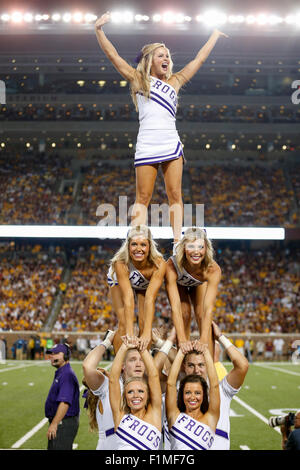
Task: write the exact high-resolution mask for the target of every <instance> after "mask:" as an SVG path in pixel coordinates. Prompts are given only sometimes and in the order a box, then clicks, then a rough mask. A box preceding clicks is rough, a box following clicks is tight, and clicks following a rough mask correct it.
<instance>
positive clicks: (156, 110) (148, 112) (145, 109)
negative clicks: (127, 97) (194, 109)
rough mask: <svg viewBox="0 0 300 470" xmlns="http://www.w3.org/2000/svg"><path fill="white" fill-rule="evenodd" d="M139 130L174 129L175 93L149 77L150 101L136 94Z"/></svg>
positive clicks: (166, 84) (176, 101) (165, 84)
mask: <svg viewBox="0 0 300 470" xmlns="http://www.w3.org/2000/svg"><path fill="white" fill-rule="evenodd" d="M136 97H137V103H138V109H139V122H140V130H144V129H146V130H150V129H161V130H167V129H168V130H174V129H176V110H177V103H178V98H177V93H176V90H175V88H173V87H172V85H169V84H168V83H166V82H163V81H162V80H159V79H158V78H156V77H151V84H150V99H148V98H146V97H144V96H143V94H142V93H137V95H136Z"/></svg>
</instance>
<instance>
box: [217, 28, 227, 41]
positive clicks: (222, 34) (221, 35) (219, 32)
mask: <svg viewBox="0 0 300 470" xmlns="http://www.w3.org/2000/svg"><path fill="white" fill-rule="evenodd" d="M214 32H215V33H217V34H218V36H219V37H220V38H221V37H223V38H227V39H228V38H229V36H227V34H225V33H222V31H219V30H218V29H215V31H214Z"/></svg>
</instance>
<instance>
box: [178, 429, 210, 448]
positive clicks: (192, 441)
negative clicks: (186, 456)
mask: <svg viewBox="0 0 300 470" xmlns="http://www.w3.org/2000/svg"><path fill="white" fill-rule="evenodd" d="M173 429H174V430H175V431H176V432H178V433H179V434H181V435H182V436H183V437H184V438H186V439H189V440H190V441H191V443H193V444H194V445H195V446H197V447H196V448H195V447H192V446H191V445H189V444H188V443H187V442H185V441H184V440H183V439H182V438H180V437H179V436H176V434H175V433H174V432H173ZM170 434H172V436H174V437H176V439H179V440H180V441H181V442H183V443H184V444H186V445H188V446H189V447H191V449H197V448H199V447H200V449H202V450H207V449H205V447H202V445H201V444H199V443H198V442H196V441H194V440H193V439H192V438H191V437H189V436H187V435H186V434H184V433H183V432H182V431H180V429H177V428H175V426H172V428H171V429H170Z"/></svg>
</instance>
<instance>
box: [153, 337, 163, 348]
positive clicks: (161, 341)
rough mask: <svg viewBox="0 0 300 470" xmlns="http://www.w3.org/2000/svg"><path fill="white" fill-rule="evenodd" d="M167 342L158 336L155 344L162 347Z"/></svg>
mask: <svg viewBox="0 0 300 470" xmlns="http://www.w3.org/2000/svg"><path fill="white" fill-rule="evenodd" d="M164 344H165V342H164V340H163V339H161V338H157V340H156V341H155V344H154V346H155V347H156V348H157V349H160V348H162V346H163V345H164Z"/></svg>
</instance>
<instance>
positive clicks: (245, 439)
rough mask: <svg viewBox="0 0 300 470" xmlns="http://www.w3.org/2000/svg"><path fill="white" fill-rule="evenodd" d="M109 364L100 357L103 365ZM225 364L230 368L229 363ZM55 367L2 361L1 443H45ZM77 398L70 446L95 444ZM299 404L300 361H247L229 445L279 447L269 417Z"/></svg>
mask: <svg viewBox="0 0 300 470" xmlns="http://www.w3.org/2000/svg"><path fill="white" fill-rule="evenodd" d="M71 365H72V368H73V369H74V371H75V373H76V374H77V377H78V380H79V383H80V385H81V380H82V366H81V363H80V362H71ZM108 365H109V363H103V364H102V367H104V366H108ZM225 366H226V368H227V369H228V370H229V369H230V368H231V365H229V364H226V363H225ZM54 372H55V371H54V369H53V368H52V367H51V365H50V362H49V361H22V362H20V361H7V362H5V363H2V364H0V410H1V412H0V413H1V420H0V421H1V422H0V449H38V450H43V449H46V447H47V437H46V432H47V420H46V419H45V417H44V403H45V400H46V398H47V394H48V391H49V388H50V386H51V383H52V380H53V377H54ZM82 389H83V387H82ZM81 395H82V393H81ZM80 401H81V403H80V404H81V415H80V427H79V431H78V434H77V436H76V438H75V443H74V448H75V449H78V450H90V449H91V450H95V448H96V445H97V435H96V434H92V433H90V432H89V430H88V419H87V415H86V411H85V409H84V408H83V404H84V399H83V398H81V400H80ZM297 409H300V365H299V364H293V363H290V362H289V363H287V362H280V363H271V362H264V363H262V362H259V363H253V364H251V365H250V368H249V371H248V374H247V376H246V380H245V383H244V385H243V387H242V389H241V390H240V392H239V394H238V395H237V397H236V398H235V399H234V400H233V401H232V405H231V411H232V412H231V449H232V450H280V448H281V434H280V431H279V430H278V428H275V429H273V428H270V427H269V426H268V422H267V421H268V418H269V417H270V416H272V415H279V414H286V413H288V412H290V411H293V412H294V411H296V410H297Z"/></svg>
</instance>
